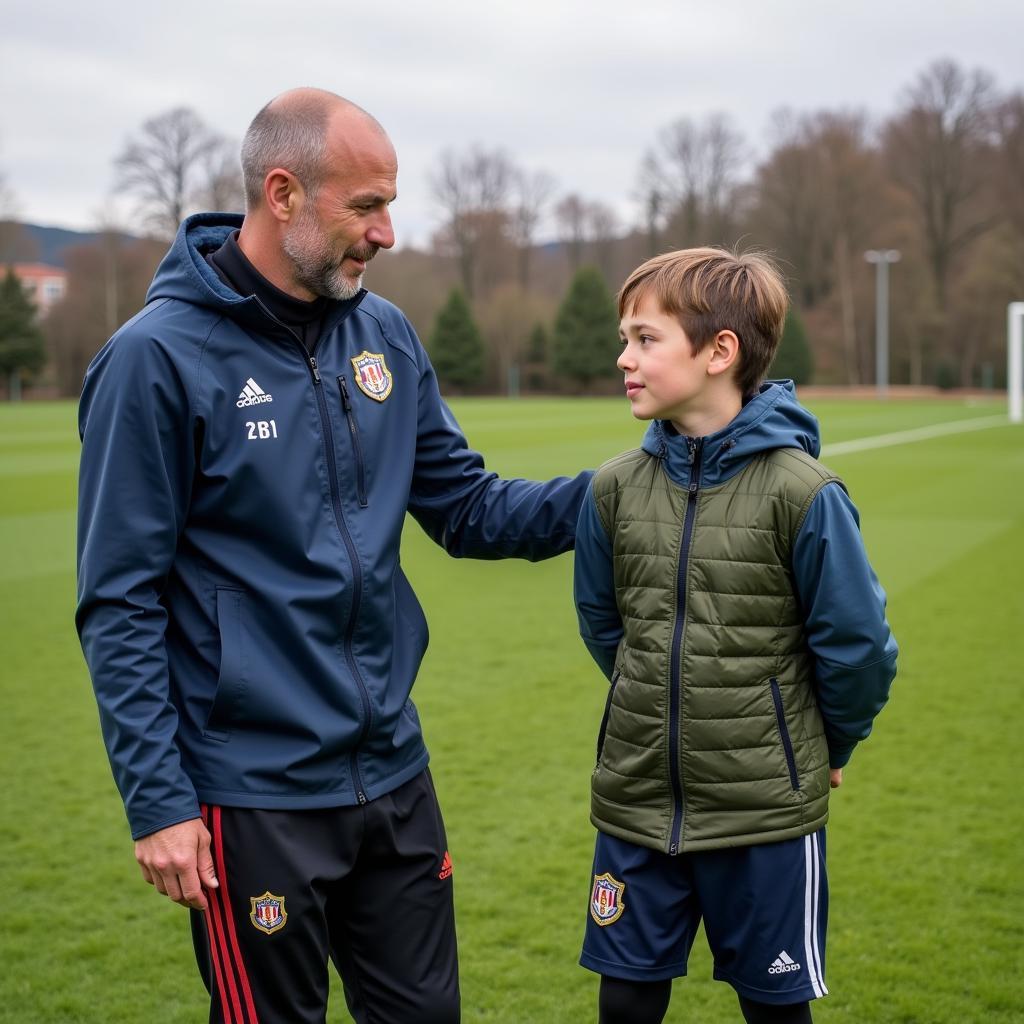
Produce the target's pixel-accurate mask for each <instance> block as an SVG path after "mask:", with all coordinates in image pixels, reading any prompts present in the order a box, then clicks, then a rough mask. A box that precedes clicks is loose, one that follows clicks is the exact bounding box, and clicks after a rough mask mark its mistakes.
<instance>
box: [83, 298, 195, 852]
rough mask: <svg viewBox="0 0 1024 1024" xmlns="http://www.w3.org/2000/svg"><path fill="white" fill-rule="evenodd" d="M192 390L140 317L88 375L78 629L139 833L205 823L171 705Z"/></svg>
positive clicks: (117, 775)
mask: <svg viewBox="0 0 1024 1024" xmlns="http://www.w3.org/2000/svg"><path fill="white" fill-rule="evenodd" d="M190 424H191V415H190V402H189V397H188V386H187V383H186V381H185V380H184V379H183V375H182V373H181V372H179V369H178V368H177V367H176V366H175V365H174V364H173V363H172V360H171V359H170V357H169V356H168V354H167V352H166V351H165V350H164V349H163V347H162V346H161V345H160V344H159V342H157V341H155V340H154V339H153V338H152V337H150V336H149V333H148V332H147V330H146V314H145V312H143V314H140V316H139V317H137V318H136V319H135V320H134V321H132V322H131V323H129V324H128V325H127V326H126V327H125V328H124V329H123V330H122V331H121V332H120V334H119V335H118V336H116V337H115V338H114V339H113V340H112V341H110V342H108V344H107V346H106V348H104V349H103V350H102V351H101V352H100V354H99V355H98V356H97V357H96V359H95V360H94V361H93V363H92V365H91V366H90V368H89V371H88V373H87V375H86V379H85V385H84V389H83V392H82V399H81V404H80V407H79V431H80V433H81V436H82V458H81V472H80V476H79V501H78V609H77V614H76V618H75V621H76V625H77V627H78V632H79V636H80V638H81V642H82V650H83V651H84V653H85V658H86V661H87V663H88V665H89V671H90V673H91V675H92V680H93V686H94V688H95V691H96V698H97V701H98V704H99V711H100V724H101V727H102V730H103V738H104V741H105V743H106V748H107V754H108V756H109V758H110V764H111V768H112V769H113V774H114V779H115V781H116V782H117V786H118V789H119V790H120V792H121V797H122V799H123V800H124V804H125V809H126V811H127V813H128V820H129V822H130V824H131V829H132V835H133V836H134V838H136V839H138V838H141V837H142V836H144V835H148V834H149V833H151V832H156V831H158V830H159V829H161V828H165V827H167V826H169V825H174V824H177V823H178V822H181V821H185V820H187V819H189V818H197V817H199V804H198V802H197V799H196V794H195V790H194V788H193V786H192V783H191V782H190V781H189V779H188V777H187V776H186V775H185V773H184V771H183V770H182V766H181V761H180V757H179V753H178V748H177V746H176V744H175V733H176V730H177V725H178V716H177V712H176V711H175V710H174V708H173V706H172V705H171V703H170V701H169V699H168V692H169V673H168V665H167V653H166V649H165V644H164V635H165V631H166V629H167V611H166V609H165V608H164V606H163V605H162V603H161V600H160V597H161V593H162V591H163V588H164V584H165V581H166V578H167V574H168V572H169V571H170V568H171V564H172V562H173V560H174V555H175V549H176V546H177V543H178V536H179V533H180V531H181V528H182V526H183V524H184V520H185V515H186V510H187V508H188V504H189V496H190V493H191V482H192V476H193V471H194V468H195V455H194V447H193V438H192V431H191V426H190Z"/></svg>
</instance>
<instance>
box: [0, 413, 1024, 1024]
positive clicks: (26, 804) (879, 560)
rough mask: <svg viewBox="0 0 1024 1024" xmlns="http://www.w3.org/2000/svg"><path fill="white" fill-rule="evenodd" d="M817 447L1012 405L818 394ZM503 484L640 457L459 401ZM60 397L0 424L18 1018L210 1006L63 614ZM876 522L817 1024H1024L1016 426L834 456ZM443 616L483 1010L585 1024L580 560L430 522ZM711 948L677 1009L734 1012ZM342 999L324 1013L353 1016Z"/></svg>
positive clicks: (437, 740) (65, 442)
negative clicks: (877, 666) (546, 555)
mask: <svg viewBox="0 0 1024 1024" xmlns="http://www.w3.org/2000/svg"><path fill="white" fill-rule="evenodd" d="M809 404H810V405H811V407H812V408H813V410H814V411H815V412H816V413H817V414H818V416H819V417H820V419H821V421H822V426H823V435H824V439H825V441H826V443H836V442H840V441H845V440H849V439H853V438H860V437H866V436H870V435H877V434H884V433H889V432H892V431H899V430H907V429H912V428H915V427H920V426H923V425H929V424H937V423H943V422H948V421H955V420H963V419H969V418H973V417H988V416H992V415H993V414H996V413H999V412H1001V411H1003V409H1004V408H1005V405H1004V404H1002V403H995V402H992V403H988V402H973V403H971V404H968V403H965V402H959V401H943V402H925V401H915V402H896V401H892V402H890V403H887V404H884V405H878V404H876V403H873V402H854V401H812V402H810V403H809ZM453 405H454V408H455V411H456V413H457V415H458V417H459V419H460V421H461V423H462V425H463V427H464V429H465V430H466V432H467V434H468V435H469V437H470V440H471V442H472V443H473V444H474V445H475V446H477V447H479V448H480V449H481V450H482V451H483V452H485V453H486V455H487V458H488V464H489V465H490V466H491V467H492V468H494V469H497V470H499V471H500V472H502V473H503V474H506V475H525V476H536V477H546V476H549V475H554V474H558V473H571V472H574V471H575V470H576V469H578V468H580V467H582V466H593V465H596V464H598V463H600V462H601V461H603V460H604V459H606V458H608V457H610V456H611V455H613V454H616V453H617V452H619V451H622V450H624V449H626V448H629V447H633V446H635V444H636V443H637V441H638V439H639V437H640V434H641V431H642V427H641V426H639V425H638V424H636V423H635V422H634V421H633V420H631V418H630V417H629V415H628V412H627V410H626V408H625V403H623V402H621V401H613V400H582V399H581V400H574V401H539V400H538V401H518V402H503V401H487V400H464V401H461V402H458V403H453ZM77 461H78V439H77V434H76V428H75V411H74V407H73V406H72V405H70V404H23V405H20V406H5V407H2V408H0V647H2V668H0V675H2V684H0V696H2V698H3V705H2V706H3V710H4V713H5V714H4V724H5V729H4V737H3V741H2V742H0V778H2V781H3V790H2V805H0V806H2V812H0V826H2V833H0V895H2V905H3V910H2V912H0V1022H11V1024H15V1022H16V1024H34V1022H40V1024H41V1022H46V1024H74V1022H103V1024H129V1022H131V1024H148V1022H157V1021H159V1022H168V1024H171V1022H186V1021H187V1022H197V1021H200V1020H204V1019H205V1013H206V1010H205V1006H206V1000H205V993H204V991H203V989H202V986H201V984H200V982H199V979H198V975H197V974H196V971H195V967H194V964H193V962H192V958H191V951H190V944H189V939H188V924H187V915H186V914H185V912H184V911H183V910H181V909H180V908H177V907H175V906H173V905H171V904H169V903H168V902H167V901H166V900H164V899H163V898H162V897H159V896H157V895H156V894H155V893H154V891H153V890H152V889H151V888H150V887H149V886H147V885H145V884H144V883H143V882H142V881H141V878H140V877H139V874H138V869H137V867H136V866H135V863H134V861H133V858H132V853H131V842H130V838H129V835H128V831H127V826H126V824H125V822H124V818H123V812H122V809H121V805H120V801H119V799H118V797H117V795H116V792H115V790H114V787H113V783H112V781H111V779H110V774H109V769H108V767H107V763H106V758H105V755H104V753H103V750H102V745H101V741H100V737H99V729H98V724H97V717H96V711H95V706H94V703H93V698H92V693H91V688H90V686H89V682H88V676H87V673H86V670H85V666H84V664H83V661H82V657H81V653H80V650H79V647H78V642H77V638H76V637H75V634H74V629H73V624H72V616H73V609H74V506H75V477H76V468H77ZM826 461H827V462H828V464H829V465H830V466H831V467H832V468H833V469H835V470H836V471H837V472H839V473H840V474H841V475H842V476H843V477H844V479H845V480H846V481H847V484H848V485H849V487H850V490H851V492H852V494H853V496H854V499H855V501H856V502H857V504H858V506H859V508H860V509H861V514H862V520H863V523H862V525H863V530H864V535H865V538H866V541H867V545H868V550H869V553H870V555H871V558H872V561H873V563H874V565H875V567H876V569H877V571H878V574H879V576H880V578H881V580H882V582H883V584H884V585H885V587H886V589H887V591H888V594H889V612H890V621H891V622H892V625H893V628H894V630H895V632H896V635H897V639H898V640H899V642H900V646H901V657H900V663H899V675H898V677H897V680H896V683H895V684H894V689H893V696H892V700H891V702H890V705H889V706H888V707H887V708H886V709H885V711H884V712H883V714H882V716H881V717H880V719H879V721H878V724H877V726H876V730H875V733H874V735H873V736H872V737H871V739H870V740H869V741H868V742H867V743H866V744H864V745H863V746H862V747H861V748H859V749H858V750H857V752H856V754H855V755H854V758H853V761H852V762H851V764H850V766H849V769H848V771H847V773H846V781H845V782H844V785H843V787H842V789H840V790H839V791H838V792H837V793H836V794H835V795H834V797H833V803H832V819H831V824H830V830H829V873H830V881H831V887H832V899H831V922H830V928H829V943H828V972H827V980H828V985H829V988H830V990H831V993H832V994H831V995H830V996H829V997H828V998H826V999H825V1000H823V1001H821V1002H819V1003H818V1004H817V1005H816V1007H815V1020H816V1021H818V1022H825V1024H827V1022H829V1021H832V1022H840V1021H843V1022H861V1024H863V1022H878V1024H890V1022H891V1024H947V1022H948V1024H973V1022H979V1024H981V1022H985V1024H987V1022H992V1024H1008V1022H1011V1021H1013V1022H1019V1021H1022V1020H1024V952H1022V951H1024V810H1022V807H1024V802H1022V800H1021V795H1020V787H1021V780H1022V778H1024V738H1022V729H1024V572H1022V569H1024V428H1021V427H1011V426H1008V425H1007V426H999V427H994V428H991V429H985V430H979V431H976V432H972V433H964V434H957V435H951V436H945V437H940V438H936V439H934V440H929V441H921V442H917V443H908V444H901V445H894V446H891V447H886V448H881V449H877V450H871V451H864V452H860V453H851V454H845V455H838V456H836V457H834V458H830V459H826ZM403 564H404V566H405V569H406V572H407V573H408V575H409V577H410V579H411V580H412V582H413V585H414V587H415V588H416V590H417V592H418V594H419V597H420V600H421V601H422V603H423V605H424V607H425V609H426V612H427V617H428V620H429V622H430V625H431V647H430V650H429V652H428V654H427V657H426V660H425V662H424V666H423V670H422V672H421V676H420V679H419V682H418V683H417V687H416V690H415V693H414V696H415V697H416V699H417V703H418V706H419V708H420V713H421V716H422V719H423V722H424V728H425V731H426V735H427V740H428V743H429V745H430V748H431V751H432V755H433V762H432V767H433V772H434V778H435V782H436V784H437V788H438V790H439V792H440V796H441V800H442V804H443V806H444V809H445V816H446V820H447V824H448V832H449V840H450V845H451V851H452V856H453V859H454V863H455V874H454V878H455V886H456V901H457V914H458V927H459V936H460V949H461V963H462V991H463V1003H464V1020H465V1021H467V1022H470V1024H472V1022H500V1024H520V1022H524V1024H525V1022H537V1024H563V1022H568V1024H574V1022H586V1021H592V1020H594V1019H595V1016H596V1014H595V1011H594V1006H595V998H596V991H597V980H596V977H595V976H594V975H592V974H590V973H588V972H586V971H584V970H583V969H582V968H580V967H578V966H577V965H576V957H577V956H578V952H579V943H580V939H581V935H582V930H583V922H584V919H585V915H586V913H587V898H588V895H589V884H590V856H591V850H592V842H593V834H592V830H591V826H590V825H589V822H588V783H589V775H590V770H591V768H592V764H593V753H594V741H595V736H596V732H597V726H598V722H599V719H600V713H601V707H602V702H603V698H604V693H605V686H606V684H605V683H604V682H603V679H602V677H601V676H600V675H599V673H598V672H597V670H596V669H595V668H594V667H593V666H592V665H591V663H590V662H589V659H588V657H587V655H586V652H585V651H584V649H583V646H582V644H581V643H580V641H579V639H578V636H577V632H576V623H575V616H574V613H573V608H572V602H571V570H572V565H571V558H569V557H565V558H560V559H556V560H553V561H550V562H546V563H542V564H539V565H529V564H525V563H519V562H504V563H495V562H457V561H453V560H451V559H449V558H447V557H446V556H445V555H444V554H443V553H442V552H441V551H439V550H438V549H436V548H433V547H432V546H431V545H430V543H429V542H428V541H427V540H426V539H425V538H424V537H423V536H422V534H420V533H419V532H418V530H417V529H416V528H415V526H412V527H411V528H410V529H409V530H408V531H407V533H406V539H405V544H404V547H403ZM710 974H711V964H710V957H709V955H708V953H707V950H706V945H705V943H704V940H703V937H702V936H701V937H698V941H697V944H696V946H695V948H694V953H693V956H692V957H691V962H690V977H689V978H687V979H685V980H683V981H679V982H677V983H676V986H675V990H674V997H673V1005H672V1008H671V1010H670V1011H669V1016H668V1020H669V1021H672V1022H683V1021H687V1022H696V1021H700V1022H704V1024H716V1022H726V1021H735V1020H737V1019H738V1013H737V1011H736V1004H735V998H734V996H733V994H732V991H731V989H729V988H728V987H727V986H725V985H722V984H720V983H714V982H712V981H711V980H710ZM348 1019H349V1018H348V1016H347V1013H346V1012H345V1010H344V1001H343V999H342V998H341V993H340V987H337V986H336V989H335V995H334V997H333V999H332V1007H331V1011H330V1015H329V1020H330V1021H331V1022H332V1024H335V1022H341V1021H347V1020H348Z"/></svg>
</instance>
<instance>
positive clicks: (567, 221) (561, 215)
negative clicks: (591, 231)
mask: <svg viewBox="0 0 1024 1024" xmlns="http://www.w3.org/2000/svg"><path fill="white" fill-rule="evenodd" d="M587 209H588V207H587V203H586V202H585V201H584V200H583V198H582V197H581V196H578V195H577V194H576V193H575V192H573V193H571V194H570V195H567V196H566V197H565V198H564V199H562V200H561V202H559V204H558V205H557V206H556V207H555V220H556V221H557V223H558V234H559V238H560V239H561V241H562V243H563V245H565V249H566V252H567V253H568V254H569V267H570V269H571V270H572V272H573V273H574V274H575V273H576V271H577V270H579V269H580V265H581V264H582V263H583V243H584V242H585V241H586V238H587Z"/></svg>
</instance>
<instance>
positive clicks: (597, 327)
mask: <svg viewBox="0 0 1024 1024" xmlns="http://www.w3.org/2000/svg"><path fill="white" fill-rule="evenodd" d="M618 354H619V317H618V313H617V312H616V309H615V300H614V299H613V298H612V294H611V292H610V291H609V290H608V286H607V285H606V284H605V280H604V277H603V276H602V274H601V272H600V271H599V270H598V269H597V268H596V267H581V268H580V270H578V271H577V272H576V274H575V276H574V277H573V279H572V282H571V283H570V285H569V291H568V292H567V293H566V296H565V299H564V300H563V302H562V305H561V307H560V309H559V310H558V316H557V317H556V319H555V336H554V343H553V345H552V356H553V360H554V367H555V371H556V372H557V373H559V374H562V375H563V376H566V377H569V378H570V379H572V380H574V381H576V382H578V383H579V384H581V385H583V386H586V384H588V383H589V382H590V381H591V380H594V379H595V378H600V377H611V376H614V375H615V374H616V373H618V371H617V370H616V368H615V360H616V359H617V358H618Z"/></svg>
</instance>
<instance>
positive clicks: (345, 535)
mask: <svg viewBox="0 0 1024 1024" xmlns="http://www.w3.org/2000/svg"><path fill="white" fill-rule="evenodd" d="M254 297H255V299H256V302H257V304H258V305H259V306H260V308H261V309H262V310H263V312H264V314H265V315H266V316H267V317H269V318H270V319H271V320H272V321H273V322H274V323H275V324H277V325H278V326H279V327H283V328H284V329H285V330H286V331H287V332H288V334H289V335H290V336H291V337H292V339H293V340H294V341H295V344H296V345H298V347H299V351H300V352H301V353H302V358H303V361H304V362H305V364H306V368H307V369H308V370H309V373H310V376H311V377H312V378H313V393H314V395H316V407H317V411H318V412H319V414H320V426H321V427H322V428H323V432H324V443H325V444H326V446H327V479H328V482H329V484H330V489H331V506H332V508H333V509H334V521H335V523H336V524H337V527H338V533H340V534H341V539H342V541H343V542H344V544H345V550H346V552H347V553H348V560H349V564H350V565H351V566H352V606H351V608H350V609H349V613H348V623H347V624H346V626H345V634H344V643H343V647H344V651H345V661H346V662H347V663H348V667H349V671H350V672H351V673H352V678H353V679H355V681H356V689H357V690H358V691H359V701H360V703H361V705H362V708H363V715H362V721H361V723H360V729H359V736H358V737H357V739H356V745H355V748H354V749H353V751H352V753H351V755H350V756H349V764H350V766H351V769H352V780H353V784H354V788H355V791H356V800H357V801H358V802H359V803H360V804H365V803H366V802H367V800H368V798H367V796H366V791H365V788H364V786H363V777H362V774H361V773H360V771H359V760H358V752H359V747H360V745H361V744H362V742H363V741H364V740H365V739H366V737H367V735H368V734H369V732H370V726H371V724H372V722H373V708H372V707H371V705H370V695H369V693H368V692H367V689H366V683H365V682H364V681H363V677H362V675H361V674H360V672H359V666H358V665H357V664H356V656H355V652H354V651H353V650H352V638H353V636H354V634H355V630H356V622H357V621H358V618H359V604H360V600H361V597H362V592H363V570H362V567H361V566H360V565H359V555H358V552H357V551H356V546H355V544H354V543H353V542H352V535H351V534H350V533H349V532H348V526H347V525H346V524H345V514H344V511H343V510H342V507H341V488H340V486H339V484H338V465H337V456H336V454H335V451H334V431H333V430H332V429H331V417H330V413H329V412H328V410H327V400H326V399H325V398H324V389H323V381H322V379H321V377H320V370H319V368H318V367H317V365H316V357H315V356H314V355H313V354H312V352H310V351H308V350H307V349H306V346H305V345H304V344H303V343H302V339H301V338H300V337H299V336H298V334H296V333H295V331H293V330H292V329H291V327H289V326H288V324H286V323H283V322H282V321H280V320H278V318H277V317H276V316H274V314H273V313H271V312H270V310H269V309H268V308H267V307H266V304H265V303H264V302H263V301H262V300H261V299H260V297H259V296H258V295H257V296H254ZM318 344H319V339H318V340H317V343H316V344H314V346H313V351H314V352H315V351H316V346H317V345H318Z"/></svg>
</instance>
